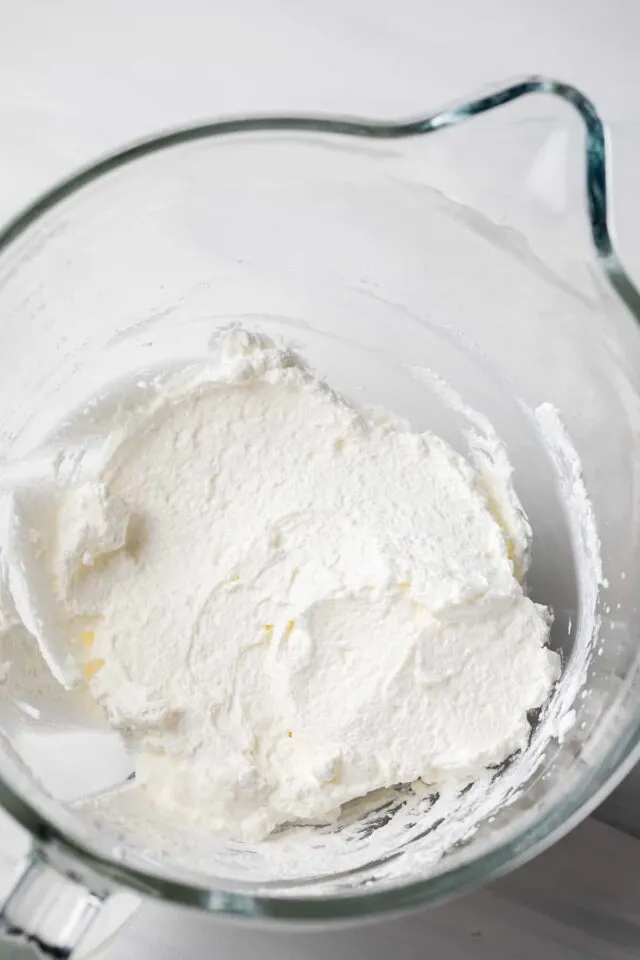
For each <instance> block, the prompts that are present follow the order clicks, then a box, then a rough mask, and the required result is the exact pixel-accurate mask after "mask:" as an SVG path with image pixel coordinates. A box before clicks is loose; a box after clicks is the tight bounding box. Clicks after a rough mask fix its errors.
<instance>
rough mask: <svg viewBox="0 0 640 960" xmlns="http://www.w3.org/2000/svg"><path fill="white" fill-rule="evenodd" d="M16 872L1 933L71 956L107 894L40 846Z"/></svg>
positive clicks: (1, 910)
mask: <svg viewBox="0 0 640 960" xmlns="http://www.w3.org/2000/svg"><path fill="white" fill-rule="evenodd" d="M14 877H15V879H14V883H13V886H12V887H11V888H10V889H9V891H8V892H6V893H5V896H4V902H3V903H2V906H1V907H0V937H6V938H9V939H14V940H18V941H23V942H27V943H29V944H31V945H32V946H33V947H35V949H36V950H37V951H38V952H39V953H40V954H42V956H45V957H56V958H59V960H66V958H68V957H71V956H72V955H73V953H74V950H75V948H76V947H77V946H78V944H79V943H80V941H81V940H82V938H83V937H84V934H85V933H86V931H87V930H88V928H89V926H90V924H91V923H92V922H93V920H94V919H95V917H96V915H97V914H98V912H99V910H100V908H101V905H102V899H101V898H100V897H98V896H96V895H95V894H93V893H91V892H90V891H89V890H88V889H87V888H86V887H85V886H83V885H82V884H81V883H80V882H78V881H77V880H74V879H72V878H70V877H66V876H64V875H63V874H61V873H58V871H57V870H55V869H54V868H53V867H52V866H51V865H50V864H48V863H47V862H46V860H44V859H43V857H42V856H41V854H39V853H37V852H35V851H32V852H30V853H29V854H28V855H27V856H26V857H25V858H24V859H23V860H22V862H21V863H18V864H16V870H15V873H14Z"/></svg>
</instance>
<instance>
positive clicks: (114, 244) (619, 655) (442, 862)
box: [0, 78, 640, 955]
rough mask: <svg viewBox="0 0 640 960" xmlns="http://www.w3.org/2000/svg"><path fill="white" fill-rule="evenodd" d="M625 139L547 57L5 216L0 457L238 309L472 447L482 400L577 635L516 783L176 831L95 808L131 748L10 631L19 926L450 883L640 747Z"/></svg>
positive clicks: (198, 150) (107, 170)
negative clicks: (324, 818) (439, 93)
mask: <svg viewBox="0 0 640 960" xmlns="http://www.w3.org/2000/svg"><path fill="white" fill-rule="evenodd" d="M534 93H536V94H538V93H540V94H551V95H552V96H545V97H530V96H528V95H529V94H534ZM436 133H437V134H438V135H437V136H435V134H436ZM606 163H607V152H606V149H605V138H604V133H603V127H602V124H601V122H600V120H599V118H598V116H597V114H596V112H595V110H594V109H593V107H592V105H591V104H590V103H589V102H588V101H587V100H586V99H585V97H584V96H582V95H581V94H580V93H579V92H578V91H576V90H574V89H572V88H571V87H568V86H565V85H563V84H560V83H556V82H552V81H547V80H544V79H539V78H532V79H528V80H524V81H521V82H518V83H514V84H512V85H511V86H508V87H505V88H502V89H499V90H497V91H495V92H491V93H488V94H487V95H485V96H481V97H479V98H477V99H475V100H473V101H470V102H467V103H465V104H463V105H462V106H460V107H457V108H451V109H447V110H443V111H441V112H439V113H437V114H434V115H433V116H431V117H429V118H428V119H421V120H415V121H410V122H402V123H395V122H393V123H391V122H390V123H387V122H370V121H363V120H348V119H343V118H301V117H288V118H249V119H240V120H225V121H220V122H215V123H208V124H205V125H202V126H199V127H196V128H190V129H187V130H181V131H177V132H173V133H168V134H163V135H161V136H158V137H156V138H154V139H152V140H149V141H146V142H144V143H141V144H138V145H135V146H133V147H129V148H127V149H125V150H123V151H122V152H120V153H118V154H117V155H115V156H113V157H110V158H108V159H106V160H103V161H101V162H99V163H97V164H96V165H95V166H93V167H91V168H89V169H87V170H85V171H83V172H81V173H79V174H77V175H76V176H75V177H72V178H71V179H70V180H68V181H67V182H65V183H63V184H61V185H60V186H58V187H55V188H54V189H53V190H51V191H50V192H49V193H47V194H46V195H45V196H43V197H41V198H40V199H39V200H38V201H36V202H35V203H34V204H33V206H31V207H30V208H29V209H28V210H27V211H25V212H24V213H23V214H21V215H20V216H19V217H18V218H17V219H16V220H14V221H13V222H12V223H11V224H9V225H8V226H7V227H5V229H4V230H3V232H2V234H1V235H0V332H1V334H2V343H3V349H2V352H1V353H0V373H1V376H0V411H1V413H0V457H1V465H2V472H1V473H0V482H1V481H2V478H3V476H4V477H7V476H10V475H11V471H12V469H13V463H14V462H15V461H17V460H19V459H20V457H22V456H23V455H24V454H25V453H27V452H28V451H29V450H30V449H31V448H33V447H34V446H36V445H37V443H38V441H39V440H40V439H41V438H42V437H43V436H44V435H45V434H46V432H47V430H48V429H49V428H50V426H51V425H52V424H53V423H55V422H57V421H59V420H60V419H61V417H63V416H64V414H65V412H66V411H68V410H70V409H73V408H74V407H77V405H78V404H79V403H81V402H82V399H83V398H86V397H87V396H90V395H91V394H93V393H95V391H96V390H97V389H99V387H100V385H101V384H103V383H105V384H106V383H108V382H109V381H111V380H112V379H113V378H114V377H115V376H117V375H118V373H119V372H120V371H121V370H122V369H123V368H129V369H130V368H131V367H132V366H136V365H138V366H140V367H141V368H142V367H144V366H149V365H150V364H155V363H156V362H162V361H163V360H167V359H170V360H172V361H175V360H179V359H181V358H184V359H193V358H194V357H195V356H201V355H202V353H203V352H206V350H207V347H208V344H209V343H210V341H211V337H212V335H214V333H215V331H216V330H217V329H219V328H220V327H222V326H225V325H227V324H228V323H229V322H230V320H233V319H241V320H242V321H243V322H244V323H246V324H249V325H256V326H259V327H261V328H262V329H265V330H266V331H268V332H272V333H275V334H282V335H284V336H285V337H286V338H287V339H288V340H293V341H294V342H296V343H297V344H299V345H300V347H301V349H302V351H303V353H304V355H305V356H307V357H308V358H309V359H310V361H311V362H312V363H313V365H314V366H315V368H316V369H317V370H318V371H319V373H320V374H322V375H325V376H326V377H327V378H328V379H329V380H330V382H331V384H332V385H335V386H336V387H337V388H338V389H340V390H342V391H343V392H344V393H346V394H347V395H350V396H353V397H354V398H355V399H357V400H358V401H360V402H374V403H380V404H383V405H385V406H387V407H388V408H390V409H391V410H393V411H395V412H396V413H397V414H400V415H404V416H406V417H407V418H408V419H409V420H410V421H411V423H412V425H413V427H414V428H415V429H417V430H422V429H427V428H428V429H430V430H433V431H434V432H436V433H439V434H441V435H442V436H445V437H446V438H447V439H448V440H449V441H450V442H451V443H453V444H454V445H456V446H457V447H458V448H459V449H462V450H464V449H465V448H466V447H465V445H466V438H467V437H468V434H469V431H471V432H475V433H476V435H477V434H479V433H480V434H481V433H482V430H483V429H484V427H483V424H484V423H485V421H483V420H482V416H485V417H486V418H488V420H489V421H490V422H491V424H492V425H493V427H494V428H495V429H496V431H497V432H498V434H499V435H500V436H501V438H502V439H503V440H504V441H505V443H506V446H507V449H508V451H509V456H510V459H511V462H512V464H513V466H514V469H515V481H516V488H517V490H518V493H519V495H520V498H521V500H522V502H523V505H524V507H525V510H526V511H527V513H528V515H529V518H530V520H531V523H532V526H533V530H534V544H533V565H532V568H531V571H530V575H529V578H528V583H529V590H530V593H531V595H532V596H533V597H534V598H535V599H537V600H539V601H540V602H542V603H545V604H549V605H551V606H552V607H553V609H554V611H555V623H554V628H553V634H552V644H553V645H554V647H555V648H556V649H558V650H560V651H561V652H562V655H563V659H564V672H563V676H562V679H561V680H560V682H559V683H558V685H557V687H556V689H555V691H554V693H553V696H552V699H551V702H550V704H549V705H548V706H547V707H546V708H545V709H544V710H543V711H542V713H541V715H540V716H537V717H532V718H531V720H532V737H531V743H530V745H529V748H528V749H527V750H526V751H524V752H523V753H522V754H521V755H519V756H516V757H514V758H512V759H511V761H510V762H509V763H507V764H505V765H503V767H502V768H500V769H499V770H495V771H493V772H492V781H491V784H487V783H482V784H480V783H479V784H475V785H473V786H471V788H470V789H469V790H467V791H466V792H465V793H464V795H461V796H460V797H458V798H456V799H455V801H454V802H453V806H451V803H452V801H451V799H450V798H449V799H448V800H447V804H448V806H443V804H444V798H442V797H440V798H437V797H433V796H429V795H428V791H426V790H423V791H422V793H420V792H419V791H415V790H411V789H409V788H407V787H406V786H404V787H403V786H398V787H397V788H395V789H393V790H390V791H387V792H386V793H384V794H382V795H378V796H374V797H372V798H369V799H368V802H367V803H366V804H365V805H362V804H360V805H355V806H353V807H350V808H349V809H347V810H346V811H345V812H344V815H343V817H342V819H341V820H340V821H339V823H338V824H337V825H334V826H331V827H327V826H324V827H315V828H311V827H307V828H296V827H292V828H289V829H288V830H285V831H284V832H283V834H282V835H280V836H278V837H276V838H274V840H273V841H270V842H266V843H263V844H261V845H258V846H254V847H252V846H249V845H244V846H243V845H242V844H239V843H222V842H220V841H214V840H212V839H211V838H209V837H207V836H193V835H192V834H189V833H188V832H181V831H180V829H179V827H176V826H175V825H173V826H172V827H171V829H169V828H168V827H166V825H163V823H162V822H161V821H159V822H154V818H153V816H152V815H151V814H149V813H148V811H146V810H145V809H144V807H141V808H139V809H138V808H136V806H135V802H134V801H131V805H130V807H129V808H127V809H126V810H125V813H126V816H123V817H121V818H120V819H118V818H117V817H111V819H110V818H109V817H107V818H106V819H105V818H103V819H102V820H100V819H96V817H95V816H93V815H89V814H88V813H87V812H86V808H85V807H84V806H83V807H79V806H78V801H79V800H80V799H82V798H86V797H88V796H94V795H95V796H98V799H97V800H96V805H97V807H99V806H100V803H101V802H102V801H101V800H100V796H99V795H102V794H106V795H107V796H109V795H110V794H109V791H110V789H111V788H112V787H114V786H118V785H121V784H122V783H123V782H124V781H126V778H127V777H128V776H129V774H130V769H131V766H130V760H129V758H128V757H127V755H126V753H125V752H124V750H123V749H122V746H121V744H120V743H119V741H118V740H117V737H116V736H115V734H111V733H110V732H109V731H108V730H106V729H104V727H103V726H102V725H101V720H100V718H99V717H97V716H96V714H95V711H93V713H92V712H91V710H90V705H89V704H88V703H87V698H86V695H84V694H83V691H81V690H80V691H78V690H76V691H69V692H67V691H63V690H62V689H61V688H58V687H57V686H56V684H55V683H54V682H53V681H52V680H51V678H50V677H49V676H48V674H47V670H46V668H44V666H43V664H42V662H40V661H39V660H38V659H37V657H36V656H35V653H34V645H33V641H32V640H31V639H30V638H29V637H28V636H26V635H25V634H24V632H23V631H21V630H20V629H19V628H18V629H13V630H9V631H8V632H6V631H5V633H4V634H3V636H2V639H1V640H0V662H2V661H9V662H10V663H11V668H10V669H9V671H8V673H7V674H6V677H5V679H4V683H3V685H2V687H0V690H1V691H2V700H1V710H0V722H1V723H2V728H3V737H2V740H1V750H0V803H1V804H2V805H3V806H4V808H5V810H6V811H7V812H8V813H9V814H10V816H11V817H12V818H14V819H15V820H16V821H17V822H18V823H19V824H21V825H22V827H23V828H26V830H27V831H28V832H29V834H30V835H31V838H32V840H31V846H30V849H29V851H27V852H24V851H23V853H22V855H21V860H20V865H19V868H18V869H17V872H16V876H17V877H18V879H17V882H16V885H15V886H14V888H13V889H12V890H10V891H8V892H5V894H4V901H5V902H4V911H3V918H4V924H5V928H7V929H11V930H13V931H14V932H20V931H22V932H24V933H26V934H29V935H31V936H32V938H34V941H35V942H39V943H41V944H42V943H46V944H49V945H55V946H56V947H57V948H58V949H59V950H61V951H65V950H66V951H67V952H68V951H69V950H70V949H71V948H72V946H73V944H74V943H75V942H76V941H77V940H78V938H79V936H80V933H81V932H82V930H83V929H84V927H85V926H86V924H87V923H88V921H89V920H90V918H91V915H92V914H93V913H94V912H95V911H96V910H97V909H98V906H99V903H100V902H101V901H102V900H103V899H104V898H107V897H108V896H109V895H110V894H111V893H113V891H114V890H117V889H118V888H120V887H121V886H125V887H128V888H130V889H134V890H137V891H141V892H143V893H146V894H149V895H152V896H156V897H161V898H165V899H166V900H171V901H177V902H181V903H187V904H191V905H195V906H198V907H200V908H202V909H205V910H209V911H212V912H214V913H223V914H236V915H242V916H244V917H247V918H249V917H252V918H277V919H280V920H317V921H320V920H321V921H324V920H330V919H336V918H350V917H364V916H367V915H371V914H377V913H380V912H382V911H388V910H392V909H393V910H395V909H399V908H402V907H407V906H410V905H417V904H426V903H434V902H437V901H438V900H440V899H442V898H443V897H447V896H450V895H451V894H452V893H459V892H461V891H464V890H467V889H468V888H469V887H471V886H473V885H475V884H478V883H479V882H482V881H486V880H488V879H489V878H492V877H495V876H497V875H499V874H501V873H504V872H505V871H507V870H509V869H511V868H513V867H514V866H516V865H518V864H520V863H522V862H523V861H524V860H526V859H527V858H529V857H531V856H533V855H534V854H535V853H536V852H538V851H540V850H541V849H542V848H544V847H545V846H547V845H548V844H550V843H551V842H552V841H553V840H555V839H556V838H558V837H559V836H561V835H562V834H563V833H565V832H566V831H567V830H569V829H570V828H571V827H572V826H573V825H574V824H576V823H577V822H578V821H579V820H580V819H581V818H583V817H585V816H586V815H587V814H588V813H589V812H590V811H591V810H592V809H593V808H594V807H595V806H596V804H597V803H598V802H599V801H600V800H602V799H603V797H604V796H605V794H606V793H607V792H609V791H610V790H611V789H612V788H613V787H614V786H615V784H616V783H617V782H618V781H619V780H620V779H621V778H622V776H623V775H624V773H625V772H626V771H627V770H628V769H629V768H630V766H631V765H632V764H633V762H634V760H635V759H636V758H637V756H638V753H639V744H640V711H639V709H638V692H639V690H640V684H639V681H638V662H639V660H638V632H639V622H638V610H637V606H636V598H637V596H639V595H640V590H639V587H640V582H639V581H640V564H639V558H640V551H639V549H638V547H639V544H638V536H639V532H640V522H638V484H639V481H640V466H639V465H640V440H639V437H640V430H639V428H640V330H639V328H638V322H637V321H638V319H640V299H639V297H638V294H637V292H636V290H635V288H634V287H633V285H632V283H631V281H630V280H629V278H628V277H627V275H626V274H625V273H624V271H623V269H622V267H621V265H620V262H619V260H618V258H617V256H616V254H615V253H614V251H613V249H612V244H611V238H610V228H609V226H608V219H607V218H608V213H607V193H606V173H607V171H606ZM585 166H586V173H585ZM428 371H433V372H435V373H436V374H437V375H438V376H439V377H441V378H442V379H443V381H444V382H446V384H447V385H448V388H443V387H442V384H441V383H440V382H439V381H435V380H434V378H433V376H432V375H431V374H430V373H429V372H428ZM434 385H435V389H434ZM447 389H448V392H447ZM452 391H456V393H457V395H459V397H460V398H462V399H456V395H455V394H453V393H452ZM452 398H453V401H452ZM463 402H464V404H466V405H467V406H466V407H465V406H464V405H463ZM472 411H475V413H473V412H472ZM476 439H477V436H476ZM585 489H586V492H587V493H588V499H587V496H586V495H585ZM596 528H597V532H596ZM133 795H134V793H133V792H131V791H129V793H128V794H127V791H123V792H121V794H119V796H123V797H126V796H129V797H131V796H133ZM125 806H126V803H125ZM452 811H453V812H452ZM43 903H44V904H46V908H45V907H43V906H42V904H43ZM34 904H39V905H40V906H39V907H38V909H37V910H35V911H34V910H33V906H34ZM59 955H63V954H62V953H60V954H59Z"/></svg>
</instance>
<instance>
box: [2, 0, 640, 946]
mask: <svg viewBox="0 0 640 960" xmlns="http://www.w3.org/2000/svg"><path fill="white" fill-rule="evenodd" d="M639 37H640V3H638V2H637V0H609V2H608V3H603V2H602V0H537V2H536V3H524V2H517V0H482V2H477V0H464V2H463V0H448V2H444V3H439V2H433V0H394V2H393V3H385V2H384V0H378V2H373V3H372V2H370V0H297V2H296V0H55V2H53V0H19V2H17V3H16V2H15V0H0V131H1V134H0V136H1V143H2V148H1V149H0V220H2V219H4V218H6V217H8V216H9V215H10V214H11V213H12V212H15V211H16V210H17V209H18V208H19V207H20V206H21V205H23V204H24V203H26V202H27V201H28V200H29V199H30V198H31V197H33V196H34V195H35V194H37V193H38V192H39V191H41V190H42V189H44V188H45V187H47V186H48V185H50V184H51V182H52V181H54V180H55V179H57V178H59V177H61V176H63V175H65V174H67V173H69V172H70V171H72V170H73V169H74V168H75V167H77V166H78V165H80V164H83V163H86V162H88V161H90V160H91V159H92V158H94V157H95V156H96V155H98V154H101V153H104V152H105V151H108V150H110V149H113V148H115V147H117V146H118V145H120V144H121V143H122V142H124V141H127V140H129V139H133V138H137V137H139V136H141V135H144V134H146V133H151V132H153V131H155V130H157V129H159V128H164V127H168V126H171V125H179V124H184V123H187V122H189V121H193V120H197V119H201V118H203V117H209V116H213V115H216V114H223V113H238V112H240V113H246V112H250V111H274V110H282V111H287V110H288V111H292V110H307V111H340V112H345V113H360V114H369V115H378V116H388V117H391V116H399V115H411V114H416V113H420V112H424V110H425V109H427V108H430V107H433V106H435V105H440V104H442V103H445V102H447V101H448V100H449V99H457V98H458V97H460V96H463V95H465V94H467V93H469V92H473V91H474V90H475V89H477V88H478V87H479V86H482V85H483V84H486V83H487V82H489V81H493V80H501V79H505V78H509V77H512V76H514V75H519V74H523V73H529V72H537V73H546V74H549V75H554V76H557V77H559V78H561V79H564V80H568V81H571V82H573V83H575V84H576V85H578V86H580V87H582V88H583V89H584V91H585V92H587V93H588V94H589V95H590V96H591V97H592V98H593V99H594V100H595V102H596V103H597V104H598V106H599V108H600V110H601V112H602V114H603V116H604V118H605V120H607V121H608V122H609V124H610V125H611V128H612V131H613V142H614V147H615V148H616V150H617V153H616V155H615V161H616V166H615V169H614V172H615V173H616V177H617V178H618V180H617V182H616V186H617V187H618V189H617V197H618V200H619V198H620V196H621V195H622V196H623V197H624V203H623V204H621V205H620V206H621V207H623V208H625V209H626V210H627V216H626V219H624V218H623V222H622V223H621V224H620V227H619V235H620V240H621V245H622V250H623V253H624V254H626V259H627V263H628V265H629V266H630V267H631V269H632V271H633V270H634V267H635V272H636V274H637V273H639V272H640V229H638V228H636V223H637V222H638V218H637V216H636V213H637V214H638V215H640V188H639V187H638V185H637V183H636V169H638V166H637V160H638V157H640V152H638V151H640V124H638V121H639V120H640V102H639V98H638V93H639V92H640V57H639V56H638V42H639V40H638V38H639ZM629 210H631V211H632V213H633V215H630V214H629V212H628V211H629ZM602 816H604V817H605V818H606V819H608V820H609V822H614V823H617V824H622V825H623V826H625V827H626V828H627V829H630V830H632V831H633V830H635V831H636V833H637V834H638V836H640V774H639V773H637V772H636V773H635V774H634V775H632V778H630V779H629V781H628V782H627V784H626V785H625V786H624V787H623V788H622V789H621V790H618V791H617V792H616V794H615V795H614V797H613V798H612V799H611V800H610V801H608V804H607V805H605V807H604V808H603V813H602ZM178 913H179V912H178ZM639 924H640V840H634V839H632V838H631V837H629V836H626V835H624V834H622V833H620V832H618V831H616V830H613V829H611V827H609V826H605V825H604V824H603V823H598V822H596V821H595V820H593V819H592V820H589V821H588V822H587V823H585V824H583V825H582V826H581V827H579V828H578V829H577V830H576V831H574V833H573V834H572V835H571V836H569V837H568V838H566V839H565V840H564V841H562V842H561V843H560V844H558V845H557V846H556V847H555V848H554V849H553V850H551V851H548V852H547V853H546V854H544V855H542V856H541V857H540V858H538V859H537V860H536V861H535V862H534V863H532V864H530V865H528V866H527V867H525V868H523V869H522V870H520V871H518V872H517V873H516V874H513V875H512V876H511V877H509V878H506V879H504V880H502V881H500V882H498V883H496V884H494V885H493V886H492V887H491V888H490V889H489V890H486V891H482V892H479V893H475V894H472V895H470V896H468V897H466V898H464V899H463V900H459V901H457V902H455V903H452V904H450V905H447V906H444V907H441V908H438V909H437V910H432V911H429V912H427V913H423V914H419V915H413V916H411V917H406V918H404V919H399V920H395V921H392V922H386V923H384V924H382V925H376V926H374V927H367V928H362V929H359V930H348V931H334V932H329V933H313V934H302V933H286V934H283V933H277V934H276V933H273V934H264V933H263V932H260V933H258V932H255V931H253V932H252V931H246V930H241V929H239V928H237V927H232V926H228V925H220V924H213V923H212V922H211V920H210V919H209V918H206V917H201V916H197V915H195V914H181V913H179V917H178V915H177V913H176V911H175V910H171V909H169V908H167V907H164V906H162V905H157V904H148V905H146V906H145V907H144V908H143V909H142V911H141V912H140V913H139V915H138V916H137V917H136V918H135V919H134V920H133V921H132V923H131V924H130V925H129V927H128V928H127V930H126V931H125V932H124V933H123V934H122V935H121V936H120V937H119V938H118V940H117V941H116V943H115V944H114V945H113V946H112V947H110V948H109V949H108V951H107V953H106V954H105V956H106V957H107V958H108V960H129V958H132V960H133V958H134V957H136V958H138V957H144V956H153V957H154V958H157V960H165V958H166V960H168V958H174V957H176V958H178V957H180V958H185V960H188V958H194V960H195V958H199V957H209V956H215V957H220V958H223V960H224V958H225V957H232V956H233V957H236V958H243V957H245V956H246V957H249V956H252V955H254V954H255V953H257V952H264V953H265V954H266V956H267V957H268V958H270V957H273V958H274V960H275V958H276V957H278V958H283V960H286V958H288V957H291V958H293V957H296V958H303V960H321V958H325V957H327V958H329V957H333V958H342V957H344V958H345V960H357V958H359V957H370V958H374V960H375V958H377V957H380V958H382V957H388V956H390V955H393V956H395V957H396V960H410V958H414V957H423V956H433V957H437V958H438V960H448V958H451V960H454V958H455V960H457V958H467V957H469V958H474V960H475V958H478V960H480V958H485V957H486V958H489V957H491V958H492V960H501V958H507V957H508V958H518V960H528V958H534V957H535V958H536V960H537V958H539V957H540V956H541V955H543V956H546V957H547V958H548V960H555V958H558V960H559V958H563V960H565V958H571V957H576V958H577V957H585V956H587V957H595V958H602V960H605V958H612V960H613V958H631V957H634V958H637V957H640V926H639ZM2 955H3V956H4V954H2Z"/></svg>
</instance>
